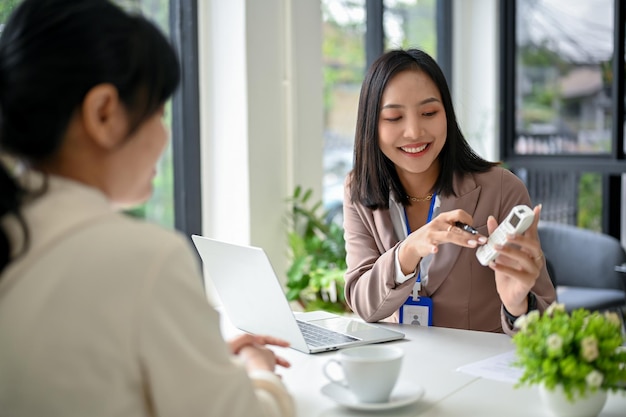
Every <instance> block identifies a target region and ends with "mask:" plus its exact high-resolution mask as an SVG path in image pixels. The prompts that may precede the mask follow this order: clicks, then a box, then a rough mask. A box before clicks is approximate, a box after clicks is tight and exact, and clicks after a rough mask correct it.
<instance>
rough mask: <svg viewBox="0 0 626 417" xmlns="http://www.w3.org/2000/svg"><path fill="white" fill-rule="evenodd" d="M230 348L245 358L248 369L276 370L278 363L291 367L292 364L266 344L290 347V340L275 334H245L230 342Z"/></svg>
mask: <svg viewBox="0 0 626 417" xmlns="http://www.w3.org/2000/svg"><path fill="white" fill-rule="evenodd" d="M228 344H229V345H230V350H231V351H232V352H233V354H235V355H239V357H240V358H241V359H242V360H243V362H244V364H245V366H246V369H248V371H253V370H268V371H270V372H274V369H275V367H276V365H279V366H282V367H284V368H289V367H290V366H291V364H290V363H289V362H288V361H287V360H286V359H284V358H282V357H280V356H277V355H276V354H275V353H274V352H273V351H272V350H271V349H269V348H267V347H266V345H274V346H281V347H289V342H287V341H286V340H282V339H279V338H277V337H273V336H264V335H252V334H244V335H241V336H238V337H236V338H234V339H232V340H230V341H229V342H228Z"/></svg>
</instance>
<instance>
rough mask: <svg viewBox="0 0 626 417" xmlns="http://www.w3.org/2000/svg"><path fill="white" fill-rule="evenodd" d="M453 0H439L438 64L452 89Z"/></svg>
mask: <svg viewBox="0 0 626 417" xmlns="http://www.w3.org/2000/svg"><path fill="white" fill-rule="evenodd" d="M453 29H454V25H453V22H452V0H437V63H438V64H439V66H440V67H441V70H442V71H443V74H444V75H445V77H446V81H447V82H448V87H449V88H450V90H453V88H452V36H453V32H452V31H453Z"/></svg>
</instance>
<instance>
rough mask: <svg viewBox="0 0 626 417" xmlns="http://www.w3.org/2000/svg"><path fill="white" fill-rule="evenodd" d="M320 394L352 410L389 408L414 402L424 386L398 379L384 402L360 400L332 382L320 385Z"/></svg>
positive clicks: (421, 393)
mask: <svg viewBox="0 0 626 417" xmlns="http://www.w3.org/2000/svg"><path fill="white" fill-rule="evenodd" d="M322 394H324V395H326V396H327V397H330V398H331V399H333V400H335V402H337V404H339V405H342V406H344V407H347V408H351V409H354V410H390V409H392V408H397V407H402V406H404V405H408V404H411V403H414V402H416V401H417V400H419V399H420V398H422V396H423V395H424V388H422V387H420V386H417V385H415V384H413V383H411V382H407V381H405V382H402V381H398V383H397V384H396V386H395V388H394V389H393V391H392V392H391V397H390V398H389V401H387V402H384V403H364V402H360V401H359V400H358V399H357V398H356V396H355V395H354V394H353V393H352V392H350V391H349V390H348V389H347V388H345V387H343V386H341V385H339V384H336V383H332V382H331V383H328V384H326V385H324V386H323V387H322Z"/></svg>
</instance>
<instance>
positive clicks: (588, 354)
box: [580, 336, 599, 362]
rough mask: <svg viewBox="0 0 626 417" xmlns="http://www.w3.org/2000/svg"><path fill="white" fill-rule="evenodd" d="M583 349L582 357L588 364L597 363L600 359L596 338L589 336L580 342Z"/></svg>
mask: <svg viewBox="0 0 626 417" xmlns="http://www.w3.org/2000/svg"><path fill="white" fill-rule="evenodd" d="M580 347H581V348H582V350H581V352H580V355H581V356H582V357H583V359H585V360H586V361H587V362H592V361H595V360H596V359H597V358H598V355H599V352H598V341H597V340H596V338H595V337H594V336H587V337H585V338H584V339H583V340H581V342H580Z"/></svg>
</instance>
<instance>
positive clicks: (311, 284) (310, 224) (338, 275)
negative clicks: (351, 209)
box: [287, 186, 349, 313]
mask: <svg viewBox="0 0 626 417" xmlns="http://www.w3.org/2000/svg"><path fill="white" fill-rule="evenodd" d="M312 194H313V193H312V190H307V191H304V192H303V191H302V188H301V187H299V186H298V187H296V189H295V191H294V194H293V196H292V197H291V198H290V199H289V201H290V203H291V210H290V211H289V215H288V223H289V225H288V229H289V230H288V234H287V236H288V240H289V249H290V253H289V257H290V261H291V266H290V267H289V270H288V271H287V298H288V299H289V300H290V301H297V302H298V303H299V304H300V305H301V306H302V308H303V309H304V310H305V311H309V310H325V311H332V312H337V313H342V312H347V311H349V308H348V306H347V304H346V302H345V297H344V278H343V276H344V273H345V272H346V249H345V242H344V239H343V228H342V227H341V226H340V225H338V224H336V223H334V222H327V220H326V219H327V215H328V212H327V211H325V210H323V207H322V202H321V201H319V202H317V203H310V201H309V200H310V198H311V195H312Z"/></svg>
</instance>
